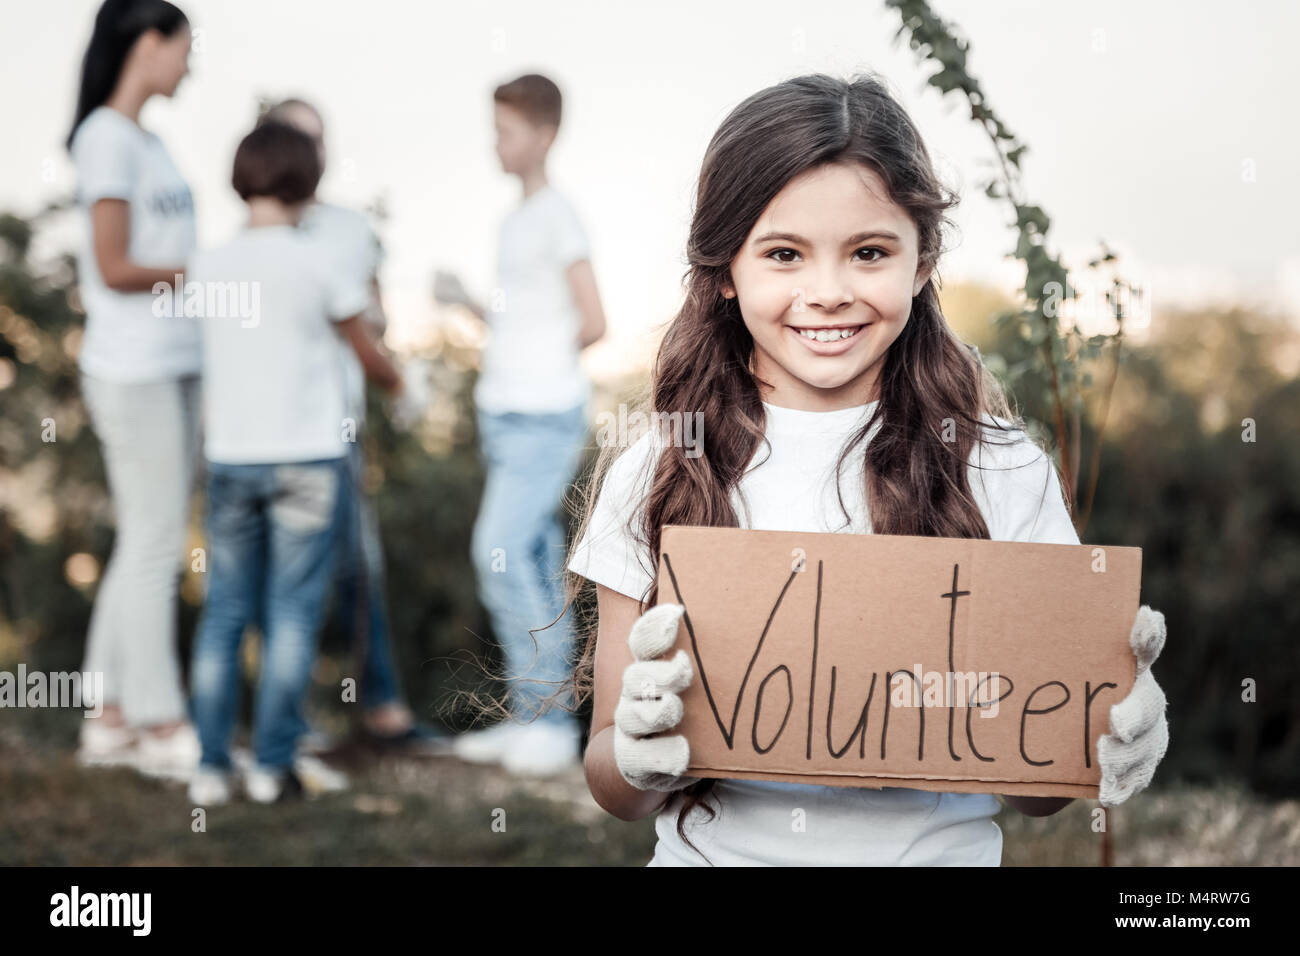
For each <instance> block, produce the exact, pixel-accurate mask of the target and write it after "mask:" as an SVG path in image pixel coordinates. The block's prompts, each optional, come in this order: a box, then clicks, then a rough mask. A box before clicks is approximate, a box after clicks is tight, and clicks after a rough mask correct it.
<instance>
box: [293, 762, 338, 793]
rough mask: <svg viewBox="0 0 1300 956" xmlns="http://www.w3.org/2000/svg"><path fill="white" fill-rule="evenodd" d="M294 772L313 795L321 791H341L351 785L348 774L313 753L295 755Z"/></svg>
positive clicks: (305, 788)
mask: <svg viewBox="0 0 1300 956" xmlns="http://www.w3.org/2000/svg"><path fill="white" fill-rule="evenodd" d="M293 772H294V773H295V774H297V776H298V779H299V781H301V782H302V786H303V789H304V790H306V791H307V792H308V793H310V794H311V795H312V796H315V795H317V794H321V793H341V792H343V791H344V790H346V789H348V786H349V784H348V777H347V774H345V773H343V772H342V771H341V770H335V769H334V768H333V767H331V766H330V765H329V764H327V763H325V761H323V760H321V759H319V758H317V757H314V756H312V755H311V754H306V753H300V754H298V756H296V757H294V758H293Z"/></svg>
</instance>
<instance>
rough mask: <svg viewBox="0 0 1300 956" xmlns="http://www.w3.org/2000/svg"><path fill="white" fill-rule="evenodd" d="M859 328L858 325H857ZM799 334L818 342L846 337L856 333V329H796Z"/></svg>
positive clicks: (833, 340)
mask: <svg viewBox="0 0 1300 956" xmlns="http://www.w3.org/2000/svg"><path fill="white" fill-rule="evenodd" d="M859 328H860V327H859ZM797 331H798V332H799V334H800V335H802V336H803V337H804V338H806V339H813V340H815V341H818V342H835V341H838V340H839V339H847V338H850V337H851V336H853V335H856V334H857V331H858V330H857V329H856V328H853V329H798V330H797Z"/></svg>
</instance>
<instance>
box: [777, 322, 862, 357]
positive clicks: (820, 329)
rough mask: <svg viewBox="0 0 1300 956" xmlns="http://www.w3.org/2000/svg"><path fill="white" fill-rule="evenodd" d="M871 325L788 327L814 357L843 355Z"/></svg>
mask: <svg viewBox="0 0 1300 956" xmlns="http://www.w3.org/2000/svg"><path fill="white" fill-rule="evenodd" d="M870 325H871V323H870V322H868V323H866V324H864V325H813V326H798V325H787V326H786V328H787V329H789V330H790V331H791V332H793V333H794V334H795V335H797V336H798V337H799V341H800V344H802V345H804V346H805V347H807V348H808V350H809V351H811V352H812V353H813V354H814V355H843V354H844V353H845V352H847V351H848V350H849V349H851V348H853V346H854V345H856V344H857V343H858V340H859V337H860V336H861V333H862V332H863V330H865V329H866V328H867V327H868V326H870Z"/></svg>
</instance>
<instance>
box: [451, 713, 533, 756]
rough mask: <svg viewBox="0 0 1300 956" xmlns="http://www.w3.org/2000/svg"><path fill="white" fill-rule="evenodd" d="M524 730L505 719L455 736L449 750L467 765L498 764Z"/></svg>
mask: <svg viewBox="0 0 1300 956" xmlns="http://www.w3.org/2000/svg"><path fill="white" fill-rule="evenodd" d="M525 729H526V727H525V726H524V725H523V724H519V723H516V722H515V721H514V720H512V719H510V718H507V719H506V720H503V721H501V722H500V723H499V724H493V725H492V726H491V727H485V728H484V729H482V730H468V731H466V732H465V733H463V734H457V735H456V737H455V739H453V740H452V742H451V750H452V753H454V754H455V755H456V756H457V757H459V758H460V759H461V760H465V761H468V762H469V763H499V762H500V761H501V758H502V757H503V756H504V755H505V753H506V751H507V750H509V749H510V747H511V742H512V741H513V740H514V739H515V738H517V737H518V736H519V735H520V734H521V733H523V731H524V730H525Z"/></svg>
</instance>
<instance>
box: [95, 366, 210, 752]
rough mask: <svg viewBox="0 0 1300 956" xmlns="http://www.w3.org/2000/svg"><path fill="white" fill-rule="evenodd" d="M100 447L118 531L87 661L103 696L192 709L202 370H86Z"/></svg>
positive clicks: (159, 714)
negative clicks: (188, 605)
mask: <svg viewBox="0 0 1300 956" xmlns="http://www.w3.org/2000/svg"><path fill="white" fill-rule="evenodd" d="M81 388H82V396H83V398H84V399H85V402H86V407H87V409H88V410H89V412H90V419H91V424H92V426H93V427H94V430H95V434H96V435H97V436H98V438H99V441H100V445H101V447H102V449H103V455H104V467H105V470H106V472H107V474H108V484H109V491H110V493H111V495H112V501H113V512H114V516H115V518H116V521H117V535H116V537H115V539H114V541H113V553H112V556H111V557H110V558H109V561H108V565H107V567H106V568H105V570H104V576H103V578H102V579H101V581H100V584H99V591H98V593H97V594H96V595H95V607H94V611H93V612H92V614H91V618H90V632H89V635H88V636H87V640H86V658H85V663H84V664H83V669H84V670H86V671H91V672H94V671H99V672H102V673H103V675H104V702H105V703H106V704H110V705H111V704H117V705H119V706H120V707H121V708H122V716H123V719H124V720H125V721H126V723H128V724H130V725H132V726H137V727H147V726H153V725H157V724H163V723H168V722H170V721H174V720H180V719H182V718H186V717H187V714H188V712H187V708H186V702H185V692H184V689H183V687H182V685H181V670H180V663H179V657H178V651H177V635H176V630H177V626H176V625H177V608H176V598H177V595H178V592H179V589H180V580H181V573H182V563H181V558H182V555H183V553H184V547H185V536H186V529H187V526H188V523H189V513H190V496H191V489H192V487H193V481H194V469H195V460H196V455H197V453H198V430H199V429H198V419H199V379H198V377H197V376H189V377H186V378H181V379H171V380H169V381H163V382H147V383H119V382H108V381H104V380H103V379H98V378H92V377H91V376H89V375H86V374H85V373H84V372H83V373H82V376H81Z"/></svg>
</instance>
